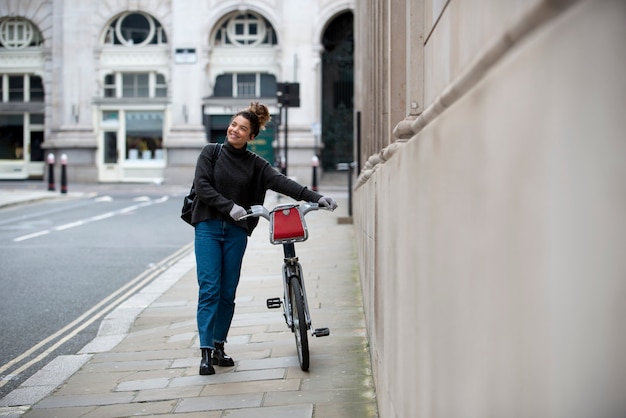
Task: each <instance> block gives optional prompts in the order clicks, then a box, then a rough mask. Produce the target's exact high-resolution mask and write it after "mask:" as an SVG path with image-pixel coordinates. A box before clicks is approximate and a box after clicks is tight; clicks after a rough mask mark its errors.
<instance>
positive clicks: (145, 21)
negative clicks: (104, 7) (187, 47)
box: [104, 12, 167, 47]
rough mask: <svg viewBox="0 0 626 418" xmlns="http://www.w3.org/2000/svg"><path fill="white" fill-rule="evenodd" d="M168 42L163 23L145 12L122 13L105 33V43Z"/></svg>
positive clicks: (157, 43)
mask: <svg viewBox="0 0 626 418" xmlns="http://www.w3.org/2000/svg"><path fill="white" fill-rule="evenodd" d="M166 43H167V37H166V36H165V31H164V30H163V26H161V23H159V21H158V20H156V19H155V18H153V17H152V16H150V15H148V14H145V13H135V12H129V13H124V14H122V15H120V16H119V17H117V18H116V19H115V20H113V22H111V24H110V25H109V27H108V28H107V30H106V32H105V35H104V44H105V45H122V46H127V47H133V46H143V45H161V44H166Z"/></svg>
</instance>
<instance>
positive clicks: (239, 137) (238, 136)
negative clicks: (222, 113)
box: [226, 115, 254, 149]
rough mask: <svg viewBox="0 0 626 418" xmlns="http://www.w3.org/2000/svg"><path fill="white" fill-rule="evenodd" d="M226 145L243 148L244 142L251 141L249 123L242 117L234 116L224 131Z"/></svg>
mask: <svg viewBox="0 0 626 418" xmlns="http://www.w3.org/2000/svg"><path fill="white" fill-rule="evenodd" d="M226 133H227V136H228V143H229V144H230V145H232V146H233V147H235V148H238V149H239V148H243V146H244V145H246V142H248V141H252V140H253V139H254V136H253V135H252V130H251V129H250V121H249V120H248V119H246V118H244V117H243V116H241V115H239V116H235V117H234V118H233V120H232V121H231V122H230V126H229V127H228V130H227V131H226Z"/></svg>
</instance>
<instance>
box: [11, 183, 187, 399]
mask: <svg viewBox="0 0 626 418" xmlns="http://www.w3.org/2000/svg"><path fill="white" fill-rule="evenodd" d="M184 193H185V188H183V187H162V186H158V185H148V186H140V185H135V186H130V185H120V186H114V185H111V186H95V187H90V188H89V189H86V190H85V192H84V193H83V194H81V195H80V196H79V197H77V198H72V197H63V198H60V199H53V200H45V201H41V202H37V203H32V204H23V205H19V206H12V207H8V208H2V209H0V260H1V261H0V377H1V379H0V385H1V386H0V398H2V397H3V396H5V395H6V394H7V393H9V392H10V391H11V390H13V389H14V388H16V387H17V386H19V384H21V382H23V381H24V380H26V379H27V378H28V377H29V376H30V375H32V374H33V373H34V372H36V371H37V370H38V369H39V368H41V367H43V365H45V364H46V363H47V362H49V361H50V360H51V359H53V358H54V357H56V356H58V355H63V354H74V353H76V352H77V351H79V350H80V349H81V348H82V347H83V346H84V345H85V344H87V343H88V342H89V341H91V340H92V339H93V338H94V337H95V335H96V333H97V330H98V326H99V323H100V321H101V319H102V318H103V317H104V316H106V313H108V312H109V311H110V310H112V309H113V308H114V307H115V306H116V305H117V304H119V303H121V302H122V301H123V299H125V298H127V297H129V296H130V295H131V294H132V293H134V292H136V291H138V290H139V289H140V288H141V287H142V286H145V285H146V284H147V283H148V282H149V281H150V280H152V279H153V278H155V277H156V276H158V274H159V273H160V271H162V270H163V269H164V268H165V265H166V263H167V262H169V261H171V260H173V259H175V258H176V257H178V256H181V255H184V254H186V253H187V251H189V250H190V249H191V248H192V247H191V246H190V244H191V243H192V241H193V229H192V228H191V227H190V226H189V225H187V224H185V223H184V222H183V221H182V220H180V218H179V215H180V208H181V204H182V196H183V195H184Z"/></svg>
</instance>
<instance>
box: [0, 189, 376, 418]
mask: <svg viewBox="0 0 626 418" xmlns="http://www.w3.org/2000/svg"><path fill="white" fill-rule="evenodd" d="M329 187H330V188H331V189H332V186H329ZM343 190H345V189H343ZM320 192H322V193H324V192H327V193H329V194H331V195H333V196H337V193H336V192H335V191H330V190H328V191H325V190H324V188H323V185H320ZM340 194H341V193H340ZM344 194H345V195H346V196H347V193H344ZM346 196H344V197H343V198H342V197H341V196H339V197H340V198H339V199H338V201H339V204H340V208H339V209H337V211H335V212H334V213H330V212H325V211H324V212H322V211H320V212H314V213H311V214H309V215H308V216H307V224H308V227H309V235H310V238H309V240H308V241H306V242H304V243H300V244H297V245H296V250H297V252H298V256H299V258H300V261H301V263H302V265H303V269H304V273H305V280H306V282H305V283H306V286H307V292H308V299H309V306H310V309H311V315H312V320H313V326H314V327H329V328H330V332H331V333H330V336H328V337H323V338H314V337H309V345H310V353H311V364H310V369H309V371H308V372H303V371H301V370H300V367H299V364H298V359H297V354H296V351H295V350H296V349H295V342H294V336H293V334H292V333H291V332H290V331H289V330H288V329H287V326H286V324H285V321H284V319H283V315H282V310H281V309H273V310H268V309H267V308H266V306H265V300H266V299H267V298H269V297H278V296H280V295H281V294H282V279H281V277H280V266H281V264H282V248H281V247H280V246H273V245H271V244H270V243H269V240H268V223H267V221H265V220H264V219H261V220H260V222H259V226H258V228H257V229H256V230H255V232H254V234H253V235H252V237H251V238H250V241H249V244H248V250H247V252H246V256H245V258H244V267H243V273H242V278H241V283H240V286H239V289H238V293H237V300H236V303H237V306H236V312H235V317H234V320H233V324H232V328H231V331H230V334H229V342H228V344H227V345H226V348H227V352H228V354H230V355H231V356H232V357H233V358H234V359H235V367H227V368H222V367H216V371H217V373H216V374H215V375H212V376H200V375H198V366H199V363H200V350H199V349H198V335H197V331H196V323H195V309H196V296H197V283H196V275H195V260H194V257H193V253H192V252H191V251H190V252H189V254H188V255H187V256H185V257H183V258H182V259H181V260H180V261H178V262H177V263H176V264H174V265H173V266H172V267H171V268H169V269H168V270H167V271H166V272H164V273H163V274H162V275H161V276H159V278H157V279H156V280H155V281H154V282H152V284H150V285H149V286H148V287H146V288H145V289H143V290H142V291H141V292H139V293H138V294H136V295H135V296H134V297H132V298H131V299H129V300H127V301H126V302H125V303H124V304H122V305H121V306H120V307H118V308H117V309H116V310H115V311H113V312H112V313H111V314H110V315H109V316H107V318H106V319H105V320H104V321H103V323H102V325H101V327H100V331H99V333H98V337H96V338H95V339H94V340H93V341H92V342H91V343H90V344H88V345H87V346H86V347H84V348H83V350H82V351H81V352H80V353H78V354H77V355H74V356H62V357H58V358H57V359H55V360H54V361H52V362H51V363H49V364H48V365H47V366H45V367H44V368H43V369H42V370H40V371H39V372H38V373H36V374H35V375H33V376H32V377H31V378H30V379H29V380H27V381H26V382H24V384H23V385H22V386H20V388H18V389H16V390H15V391H13V392H11V393H10V394H9V395H8V396H7V397H5V398H4V399H2V400H0V416H4V417H12V416H15V417H18V416H23V417H30V418H36V417H46V418H48V417H64V418H71V417H107V418H109V417H126V416H137V415H141V416H173V415H180V416H186V417H207V418H218V417H219V418H222V417H231V418H246V417H255V418H256V417H273V418H282V417H285V418H287V417H288V418H300V417H301V418H305V417H306V418H309V417H324V418H334V417H337V418H338V417H342V418H345V417H359V418H362V417H376V416H377V407H376V397H375V390H374V386H373V380H372V377H371V367H370V360H369V350H368V344H367V337H366V332H365V327H364V319H363V310H362V299H361V293H360V286H359V283H358V276H357V271H356V262H355V250H354V236H353V227H352V225H351V224H349V223H345V222H342V220H344V218H345V216H346V214H347V209H346V208H347V197H346ZM286 201H287V199H286V198H283V199H282V200H281V201H280V203H284V202H286ZM277 203H278V202H277V201H276V196H275V195H273V194H272V195H270V196H269V197H268V201H267V202H266V205H267V206H269V207H271V206H274V205H275V204H277ZM59 379H61V382H59ZM59 383H61V384H60V385H59Z"/></svg>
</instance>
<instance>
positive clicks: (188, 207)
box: [180, 144, 222, 225]
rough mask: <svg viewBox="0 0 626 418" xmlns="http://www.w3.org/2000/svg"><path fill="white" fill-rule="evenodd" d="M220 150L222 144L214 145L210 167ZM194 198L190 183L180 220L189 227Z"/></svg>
mask: <svg viewBox="0 0 626 418" xmlns="http://www.w3.org/2000/svg"><path fill="white" fill-rule="evenodd" d="M221 150H222V144H216V145H215V147H214V148H213V155H212V158H211V165H212V166H213V168H215V162H216V161H217V157H219V155H220V151H221ZM195 198H196V189H195V188H194V187H193V182H192V183H191V190H189V194H188V195H187V196H185V198H184V199H183V210H182V211H181V214H180V218H181V219H182V220H183V221H185V222H187V223H188V224H189V225H191V214H192V213H193V201H194V200H195Z"/></svg>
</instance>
